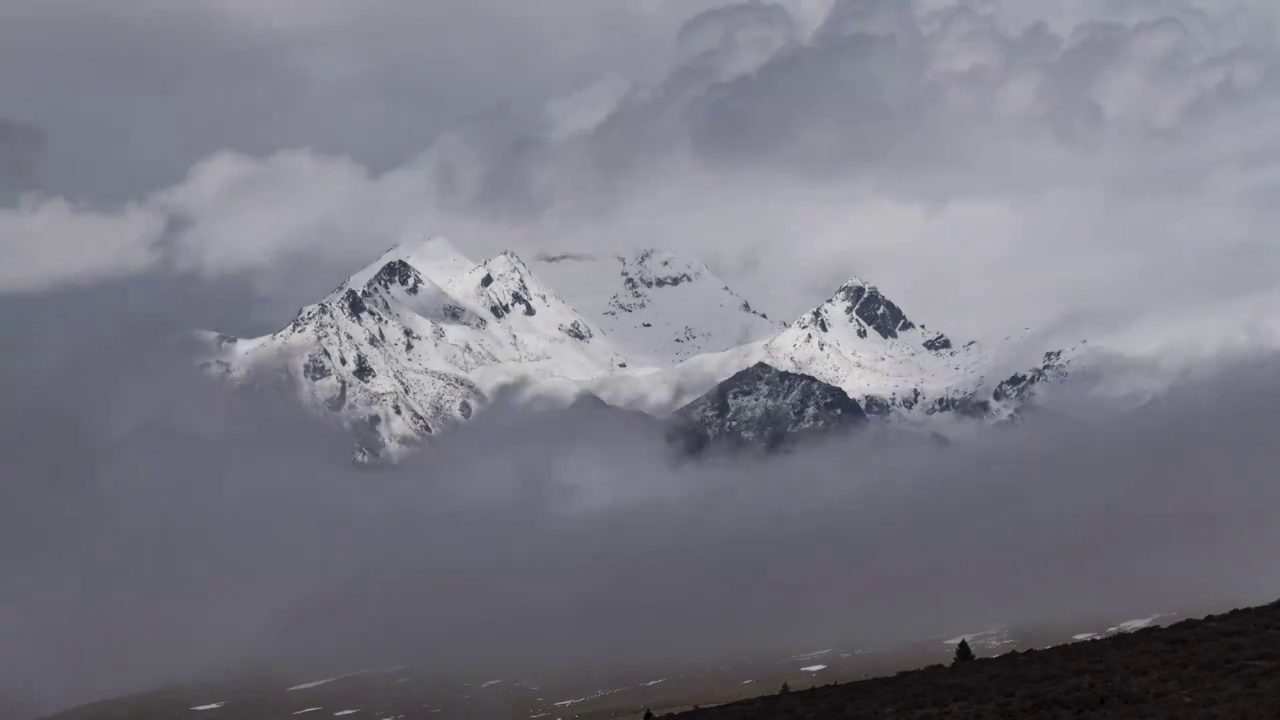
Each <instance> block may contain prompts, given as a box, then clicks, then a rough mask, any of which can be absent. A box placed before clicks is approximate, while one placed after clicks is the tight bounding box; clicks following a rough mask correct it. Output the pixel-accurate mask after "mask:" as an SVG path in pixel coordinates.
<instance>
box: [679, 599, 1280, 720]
mask: <svg viewBox="0 0 1280 720" xmlns="http://www.w3.org/2000/svg"><path fill="white" fill-rule="evenodd" d="M679 717H680V718H682V719H688V720H789V719H791V718H797V719H798V718H808V719H810V720H815V719H819V718H894V720H917V719H920V718H938V719H942V718H949V719H954V718H965V719H969V718H972V719H974V720H981V719H985V718H991V719H995V718H1009V719H1011V720H1012V719H1014V718H1017V719H1019V720H1022V719H1025V718H1125V719H1126V720H1130V719H1133V718H1161V719H1164V720H1177V719H1178V718H1197V719H1206V718H1221V719H1222V720H1228V719H1229V720H1246V719H1248V718H1259V719H1262V718H1266V719H1268V720H1274V719H1275V718H1280V603H1272V604H1270V605H1266V606H1263V607H1258V608H1252V609H1248V610H1234V611H1232V612H1229V613H1226V614H1224V615H1217V616H1212V615H1211V616H1209V617H1206V618H1203V619H1200V620H1187V621H1183V622H1180V623H1177V624H1176V625H1171V626H1168V627H1165V628H1150V629H1146V630H1141V631H1138V632H1135V633H1132V634H1126V635H1118V636H1114V637H1109V638H1106V639H1103V640H1093V641H1089V642H1082V643H1075V644H1072V645H1064V646H1060V647H1055V648H1051V649H1048V650H1041V651H1030V652H1023V653H1017V652H1011V653H1008V654H1006V655H1002V656H1000V657H996V658H989V659H982V660H977V661H974V662H971V663H967V664H965V665H963V666H960V667H944V666H934V667H930V668H925V669H923V670H915V671H910V672H904V673H899V674H897V675H895V676H893V677H887V678H879V679H874V680H866V681H862V682H855V683H848V684H844V685H829V686H826V687H818V688H811V689H802V688H799V687H797V688H794V689H793V691H792V692H790V693H787V694H785V695H772V696H766V697H760V698H755V699H752V700H744V701H741V702H736V703H731V704H727V705H720V706H717V707H713V708H704V709H701V710H694V711H691V712H687V713H682V714H680V715H679Z"/></svg>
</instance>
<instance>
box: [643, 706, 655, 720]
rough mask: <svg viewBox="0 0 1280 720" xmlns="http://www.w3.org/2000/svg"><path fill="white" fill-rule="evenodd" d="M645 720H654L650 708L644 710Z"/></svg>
mask: <svg viewBox="0 0 1280 720" xmlns="http://www.w3.org/2000/svg"><path fill="white" fill-rule="evenodd" d="M644 720H653V711H652V710H650V709H649V708H645V709H644Z"/></svg>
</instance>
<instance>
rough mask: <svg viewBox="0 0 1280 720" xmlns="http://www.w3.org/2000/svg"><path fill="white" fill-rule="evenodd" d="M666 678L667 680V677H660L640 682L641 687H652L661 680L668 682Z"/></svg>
mask: <svg viewBox="0 0 1280 720" xmlns="http://www.w3.org/2000/svg"><path fill="white" fill-rule="evenodd" d="M666 680H667V679H666V678H659V679H657V680H650V681H649V682H647V683H641V684H640V687H652V686H654V685H657V684H658V683H660V682H666Z"/></svg>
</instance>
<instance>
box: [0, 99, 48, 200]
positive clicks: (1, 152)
mask: <svg viewBox="0 0 1280 720" xmlns="http://www.w3.org/2000/svg"><path fill="white" fill-rule="evenodd" d="M46 142H47V139H46V137H45V133H44V131H42V130H40V128H37V127H33V126H31V125H27V124H25V123H21V122H17V121H16V120H10V119H8V118H4V117H0V198H5V196H9V195H17V194H19V193H23V192H27V191H28V190H34V189H36V187H38V186H39V185H40V179H39V176H38V174H37V170H38V168H39V164H40V158H41V156H42V155H44V151H45V143H46Z"/></svg>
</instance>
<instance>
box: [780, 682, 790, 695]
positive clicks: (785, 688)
mask: <svg viewBox="0 0 1280 720" xmlns="http://www.w3.org/2000/svg"><path fill="white" fill-rule="evenodd" d="M789 692H791V683H788V682H785V681H784V682H783V683H782V689H781V690H779V691H778V694H779V695H786V694H787V693H789Z"/></svg>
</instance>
